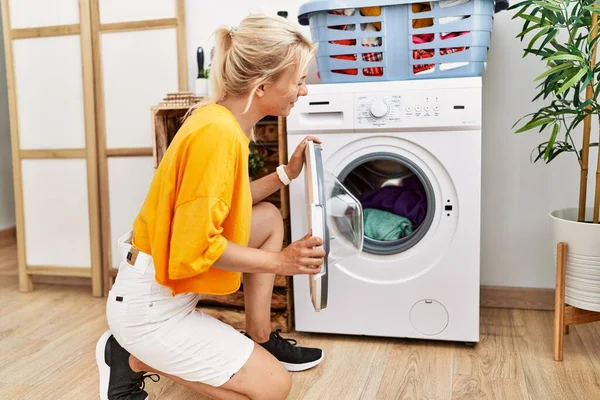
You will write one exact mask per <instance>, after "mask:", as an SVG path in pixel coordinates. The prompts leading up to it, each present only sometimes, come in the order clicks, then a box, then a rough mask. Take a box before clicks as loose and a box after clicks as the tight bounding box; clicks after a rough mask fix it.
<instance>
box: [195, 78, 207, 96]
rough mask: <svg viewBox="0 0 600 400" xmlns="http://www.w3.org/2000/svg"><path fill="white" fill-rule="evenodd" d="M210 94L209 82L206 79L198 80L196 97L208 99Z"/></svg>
mask: <svg viewBox="0 0 600 400" xmlns="http://www.w3.org/2000/svg"><path fill="white" fill-rule="evenodd" d="M209 92H210V84H209V80H208V79H205V78H198V79H196V96H200V97H208V95H209Z"/></svg>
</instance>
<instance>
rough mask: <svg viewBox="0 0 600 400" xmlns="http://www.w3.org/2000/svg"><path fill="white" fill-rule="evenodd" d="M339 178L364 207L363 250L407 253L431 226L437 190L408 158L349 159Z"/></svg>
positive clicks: (373, 156) (378, 155)
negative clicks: (435, 190) (435, 191)
mask: <svg viewBox="0 0 600 400" xmlns="http://www.w3.org/2000/svg"><path fill="white" fill-rule="evenodd" d="M338 179H339V181H341V182H342V184H343V186H344V187H345V188H346V189H347V190H348V191H349V192H350V193H351V194H352V195H353V197H355V198H356V199H358V200H359V202H360V204H361V206H362V213H363V220H364V245H363V251H365V252H367V253H371V254H375V255H390V254H398V253H401V252H404V251H406V250H408V249H410V248H411V247H413V246H415V245H416V244H417V243H418V242H419V241H420V240H421V239H423V237H424V236H425V235H426V233H427V231H428V230H429V228H430V227H431V224H432V221H433V218H434V214H435V195H434V189H433V186H432V184H431V182H430V181H429V179H428V178H427V175H426V174H425V173H424V172H423V170H422V169H421V168H420V167H419V166H418V165H417V164H415V163H414V162H413V161H411V160H409V159H408V158H406V157H404V156H402V155H399V154H394V153H385V152H377V153H370V154H367V155H363V156H361V157H358V158H356V159H354V160H352V161H351V162H350V163H348V164H347V165H346V166H345V167H344V168H343V169H342V170H341V172H340V173H339V174H338ZM336 223H338V228H340V226H339V222H338V221H336Z"/></svg>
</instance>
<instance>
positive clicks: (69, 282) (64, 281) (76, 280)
mask: <svg viewBox="0 0 600 400" xmlns="http://www.w3.org/2000/svg"><path fill="white" fill-rule="evenodd" d="M32 279H33V283H44V284H47V285H62V286H85V287H90V288H91V287H92V279H91V278H83V277H79V276H52V275H33V277H32Z"/></svg>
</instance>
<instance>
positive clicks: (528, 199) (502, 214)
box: [187, 0, 598, 287]
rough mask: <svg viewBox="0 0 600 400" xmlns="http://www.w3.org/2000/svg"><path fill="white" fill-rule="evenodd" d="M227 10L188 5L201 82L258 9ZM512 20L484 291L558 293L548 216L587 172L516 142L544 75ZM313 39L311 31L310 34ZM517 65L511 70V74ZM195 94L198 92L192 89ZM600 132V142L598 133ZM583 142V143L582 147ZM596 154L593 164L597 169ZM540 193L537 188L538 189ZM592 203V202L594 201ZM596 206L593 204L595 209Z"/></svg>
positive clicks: (530, 142)
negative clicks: (211, 61)
mask: <svg viewBox="0 0 600 400" xmlns="http://www.w3.org/2000/svg"><path fill="white" fill-rule="evenodd" d="M227 2H228V4H229V5H231V8H229V10H233V11H224V7H218V6H216V7H205V6H203V3H204V2H201V1H199V0H188V3H187V21H188V22H187V27H188V36H187V41H188V54H189V55H190V62H189V76H190V83H191V84H193V82H194V80H195V78H196V74H197V67H196V59H195V49H196V47H197V46H203V47H204V48H205V51H206V52H209V51H210V46H212V44H213V43H214V42H213V41H212V40H211V39H210V38H209V37H210V35H211V33H212V31H213V30H214V29H215V28H216V27H217V26H218V24H221V23H225V24H229V25H237V24H238V23H239V21H240V19H241V18H242V17H243V16H245V15H246V14H247V13H248V12H249V11H250V10H251V9H250V8H249V7H248V6H247V5H246V2H245V0H227ZM253 3H254V6H253V9H254V10H261V11H263V12H267V13H271V14H276V12H277V11H278V10H282V9H283V10H287V11H288V12H289V17H288V18H290V19H292V20H293V21H297V19H296V15H297V13H296V12H297V10H298V7H299V6H300V5H301V4H302V3H303V1H300V0H293V1H286V2H285V4H286V6H285V7H283V6H280V5H278V4H281V3H282V2H277V1H275V0H261V1H254V2H253ZM511 16H512V12H507V11H505V12H501V13H499V14H496V16H495V20H494V33H493V39H492V45H491V51H490V55H489V63H488V70H487V71H486V73H485V76H484V114H483V117H484V132H483V134H484V140H483V193H482V202H483V204H482V277H481V283H482V284H483V285H503V286H524V287H553V286H554V279H555V278H554V262H553V256H552V242H551V234H550V224H549V218H548V213H549V212H550V211H551V210H553V209H556V208H562V207H574V206H576V205H577V198H578V182H579V172H578V171H579V170H578V165H577V163H576V159H575V157H574V156H573V155H572V154H567V155H563V156H561V157H559V158H558V159H557V160H555V161H553V162H552V163H551V164H549V165H544V164H541V163H537V164H531V163H530V158H529V157H530V153H531V151H532V149H533V148H534V147H535V146H537V145H538V144H539V143H541V142H543V141H544V140H545V139H546V137H547V136H544V135H540V134H538V133H536V132H535V131H534V132H528V133H525V134H521V135H515V134H514V133H513V132H514V129H513V128H512V125H513V123H515V122H516V121H517V120H518V119H519V118H520V117H521V116H523V115H524V114H526V113H528V112H531V111H534V110H535V109H536V107H538V105H535V104H532V103H531V99H533V97H534V96H535V93H536V91H535V84H534V83H533V79H534V78H535V77H536V76H537V75H538V74H539V73H540V72H541V71H543V65H542V63H540V62H539V61H538V60H537V59H536V58H534V57H527V58H526V59H523V58H522V48H523V44H522V43H520V42H519V41H518V40H517V39H516V38H515V36H516V35H517V34H518V32H519V31H520V29H521V21H520V20H511ZM304 32H305V34H306V35H309V31H308V29H307V28H304ZM509 65H510V66H509ZM192 90H193V86H192ZM596 126H597V125H596V124H595V125H594V129H593V132H594V135H593V136H594V137H595V138H597V137H598V134H597V133H598V129H597V128H596ZM579 142H580V141H578V142H577V143H579ZM596 160H597V155H596V152H594V154H593V155H592V156H591V157H590V166H595V165H596ZM593 176H594V169H592V170H591V172H590V177H591V178H590V181H589V185H588V186H589V189H588V192H589V193H593V191H592V186H593ZM536 186H537V187H536ZM590 198H591V196H590ZM590 204H591V202H590Z"/></svg>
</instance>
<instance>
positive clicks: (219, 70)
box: [190, 14, 315, 112]
mask: <svg viewBox="0 0 600 400" xmlns="http://www.w3.org/2000/svg"><path fill="white" fill-rule="evenodd" d="M215 41H216V46H215V53H214V56H213V59H212V64H211V69H210V77H209V78H210V80H211V84H212V87H213V96H211V97H210V98H207V99H205V100H203V101H202V102H200V103H198V104H197V105H195V106H194V107H193V108H192V110H190V111H193V110H194V109H196V108H197V107H200V106H203V105H206V104H213V103H216V102H219V101H221V100H223V99H225V98H226V97H227V96H230V95H234V96H242V95H247V96H248V102H247V103H246V108H245V110H244V112H246V111H248V109H249V108H250V106H251V104H252V98H253V97H254V93H255V92H256V90H257V89H258V88H259V87H260V86H261V85H263V84H268V83H272V82H275V81H277V79H279V78H280V77H281V75H282V74H283V73H284V71H285V70H286V69H287V68H288V67H290V66H295V68H296V71H297V74H298V80H300V74H301V73H302V71H304V70H305V69H306V68H307V67H308V64H309V62H310V60H311V58H312V56H313V54H314V51H315V45H314V44H313V43H312V42H311V41H310V40H308V39H307V38H306V37H305V36H304V35H303V34H302V32H300V30H299V29H298V28H296V27H295V26H293V25H292V24H291V23H290V22H289V21H288V20H287V19H285V18H282V17H278V16H277V17H274V16H268V15H262V14H251V15H249V16H247V17H246V18H244V19H243V20H242V22H241V23H240V25H239V27H237V28H236V27H231V26H226V25H223V26H220V27H219V28H218V29H217V30H216V31H215Z"/></svg>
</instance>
